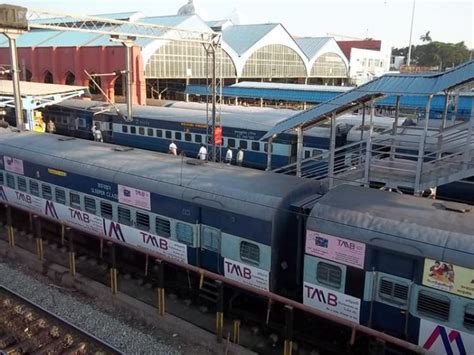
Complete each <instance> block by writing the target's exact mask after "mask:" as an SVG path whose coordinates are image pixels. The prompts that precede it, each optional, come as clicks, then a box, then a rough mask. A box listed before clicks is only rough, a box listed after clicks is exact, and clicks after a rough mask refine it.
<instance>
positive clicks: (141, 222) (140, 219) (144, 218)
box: [137, 212, 150, 231]
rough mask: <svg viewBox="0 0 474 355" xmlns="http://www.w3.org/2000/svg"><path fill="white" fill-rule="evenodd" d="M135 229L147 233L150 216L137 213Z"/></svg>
mask: <svg viewBox="0 0 474 355" xmlns="http://www.w3.org/2000/svg"><path fill="white" fill-rule="evenodd" d="M137 228H139V229H143V230H146V231H149V230H150V216H149V215H147V214H144V213H141V212H137Z"/></svg>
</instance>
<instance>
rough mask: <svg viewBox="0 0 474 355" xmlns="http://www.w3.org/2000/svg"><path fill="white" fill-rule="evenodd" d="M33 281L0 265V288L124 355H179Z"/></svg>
mask: <svg viewBox="0 0 474 355" xmlns="http://www.w3.org/2000/svg"><path fill="white" fill-rule="evenodd" d="M41 279H42V277H39V278H34V277H32V276H30V275H28V274H27V273H25V272H23V271H22V270H21V269H18V268H15V267H13V266H11V265H7V264H5V263H0V285H3V286H5V287H7V288H9V289H10V290H12V291H14V292H16V293H18V294H20V295H21V296H23V297H25V298H27V299H28V300H30V301H32V302H34V303H36V304H38V305H39V306H41V307H43V308H45V309H46V310H48V311H50V312H52V313H54V314H56V315H58V316H60V317H62V318H64V319H66V320H67V321H69V322H70V323H72V324H74V325H76V326H77V327H79V328H81V329H84V330H85V331H87V332H89V333H90V334H92V335H94V336H96V337H97V338H99V339H102V340H104V341H105V342H107V343H109V344H111V345H112V346H114V347H116V348H118V349H119V350H121V351H123V352H124V353H125V354H181V352H180V351H179V350H177V349H176V348H174V347H172V346H170V345H167V344H165V343H164V341H162V340H159V339H158V338H157V336H156V335H151V334H147V333H146V332H143V331H141V330H138V329H136V328H135V327H131V326H130V325H128V324H126V323H125V322H123V321H121V320H120V319H117V318H115V317H112V316H111V315H109V314H107V313H104V312H102V311H101V310H100V309H97V308H96V307H94V306H92V305H90V304H89V303H86V302H83V301H82V300H81V297H79V296H78V297H76V296H71V295H69V294H67V292H68V291H62V290H61V289H60V288H58V287H54V286H51V285H50V284H48V280H47V279H44V280H41Z"/></svg>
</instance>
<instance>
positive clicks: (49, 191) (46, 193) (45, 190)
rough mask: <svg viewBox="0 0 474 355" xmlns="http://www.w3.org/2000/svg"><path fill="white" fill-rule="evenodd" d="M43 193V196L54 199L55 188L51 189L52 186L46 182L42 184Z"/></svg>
mask: <svg viewBox="0 0 474 355" xmlns="http://www.w3.org/2000/svg"><path fill="white" fill-rule="evenodd" d="M41 195H42V196H43V198H45V199H47V200H52V199H53V190H52V189H51V186H49V185H46V184H41Z"/></svg>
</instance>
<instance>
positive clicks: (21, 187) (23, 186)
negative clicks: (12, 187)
mask: <svg viewBox="0 0 474 355" xmlns="http://www.w3.org/2000/svg"><path fill="white" fill-rule="evenodd" d="M17 182H18V190H20V191H23V192H26V191H27V188H26V179H25V178H23V177H20V176H18V179H17Z"/></svg>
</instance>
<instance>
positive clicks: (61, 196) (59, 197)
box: [54, 188, 66, 205]
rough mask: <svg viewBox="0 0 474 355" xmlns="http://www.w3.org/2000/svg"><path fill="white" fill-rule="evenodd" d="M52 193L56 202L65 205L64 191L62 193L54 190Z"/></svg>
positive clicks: (57, 189) (60, 190)
mask: <svg viewBox="0 0 474 355" xmlns="http://www.w3.org/2000/svg"><path fill="white" fill-rule="evenodd" d="M54 192H55V195H56V196H55V198H56V202H57V203H60V204H62V205H65V204H66V191H64V190H63V189H59V188H56V189H55V190H54Z"/></svg>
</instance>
